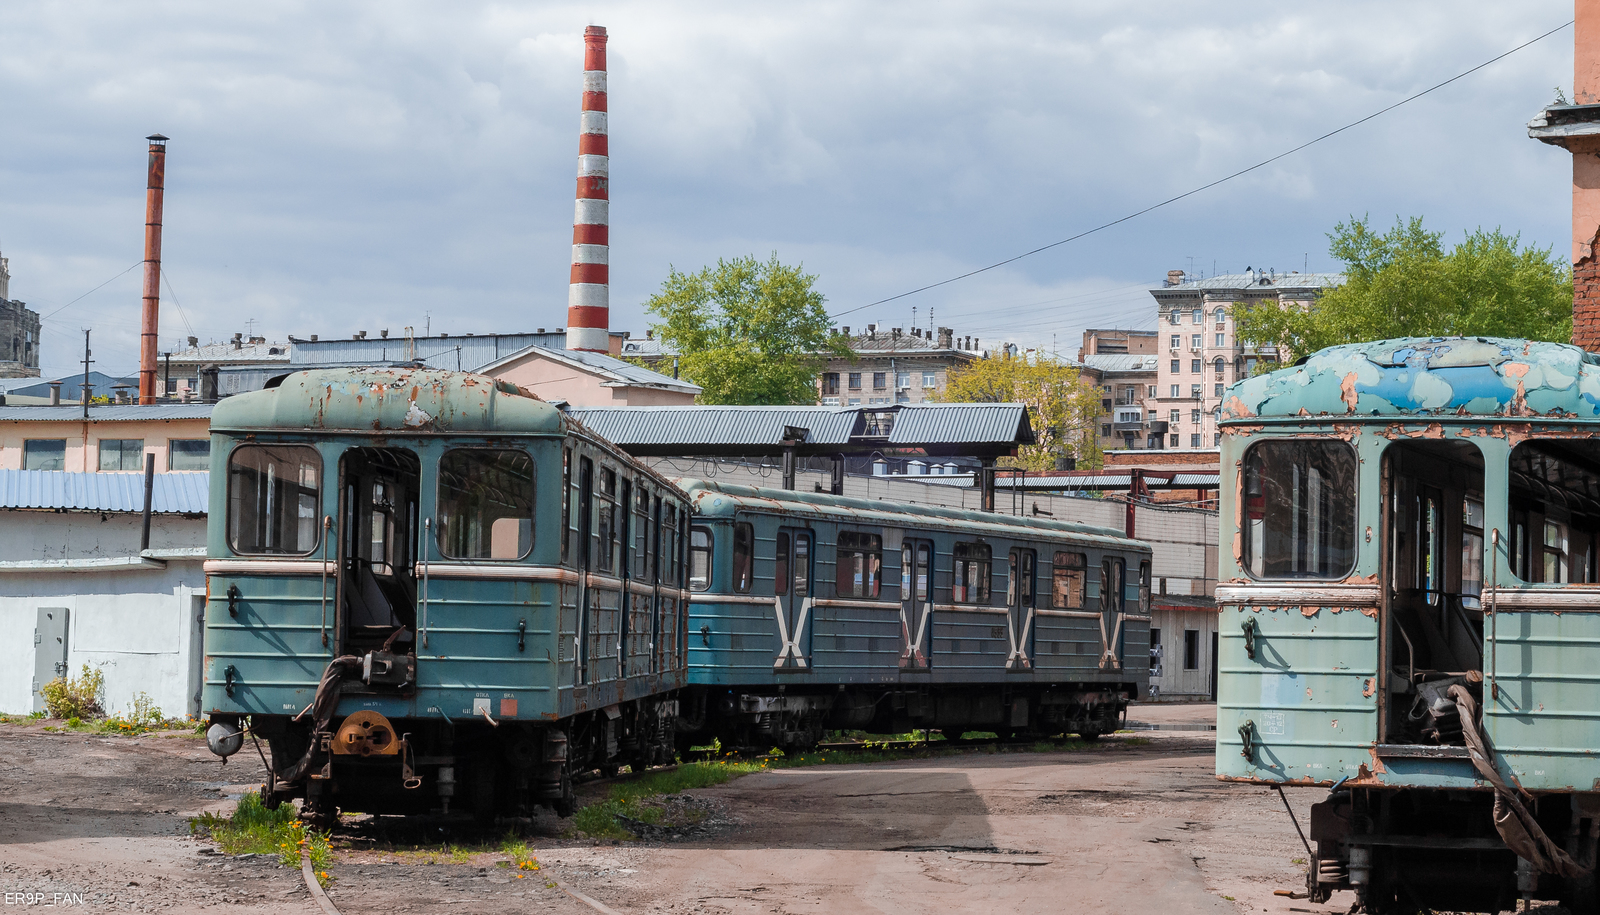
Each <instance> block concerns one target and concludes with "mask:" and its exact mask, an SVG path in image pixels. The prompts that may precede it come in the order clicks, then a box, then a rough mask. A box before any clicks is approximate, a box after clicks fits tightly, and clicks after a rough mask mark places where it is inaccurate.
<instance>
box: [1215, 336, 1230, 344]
mask: <svg viewBox="0 0 1600 915" xmlns="http://www.w3.org/2000/svg"><path fill="white" fill-rule="evenodd" d="M1217 345H1218V346H1227V345H1228V335H1227V334H1221V333H1219V334H1217Z"/></svg>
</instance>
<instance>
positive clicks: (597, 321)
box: [567, 25, 611, 353]
mask: <svg viewBox="0 0 1600 915" xmlns="http://www.w3.org/2000/svg"><path fill="white" fill-rule="evenodd" d="M580 123H581V126H580V128H579V133H578V202H577V209H576V212H575V215H574V217H573V221H572V280H571V285H570V286H569V287H568V289H567V349H570V350H586V351H588V352H594V353H605V352H609V351H610V348H611V341H610V335H609V333H608V331H609V328H610V326H611V274H610V262H611V247H610V245H611V236H610V226H611V196H610V195H611V191H610V187H609V182H610V173H611V153H610V147H609V145H608V137H609V130H608V126H607V123H606V30H605V28H604V27H603V26H598V25H591V26H589V27H588V28H586V29H584V30H583V115H582V121H581V122H580Z"/></svg>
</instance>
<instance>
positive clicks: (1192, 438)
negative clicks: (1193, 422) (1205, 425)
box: [1189, 432, 1200, 448]
mask: <svg viewBox="0 0 1600 915" xmlns="http://www.w3.org/2000/svg"><path fill="white" fill-rule="evenodd" d="M1189 447H1190V448H1198V447H1200V433H1198V432H1191V433H1189Z"/></svg>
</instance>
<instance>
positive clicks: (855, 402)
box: [845, 397, 861, 407]
mask: <svg viewBox="0 0 1600 915" xmlns="http://www.w3.org/2000/svg"><path fill="white" fill-rule="evenodd" d="M845 406H847V407H859V406H861V398H859V397H852V398H850V399H849V401H847V402H846V403H845Z"/></svg>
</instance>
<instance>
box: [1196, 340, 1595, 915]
mask: <svg viewBox="0 0 1600 915" xmlns="http://www.w3.org/2000/svg"><path fill="white" fill-rule="evenodd" d="M1221 418H1222V423H1221V427H1222V430H1223V441H1222V458H1221V459H1222V466H1223V467H1224V468H1232V469H1231V470H1227V471H1225V473H1233V474H1235V479H1234V484H1233V485H1232V486H1229V485H1227V484H1226V483H1224V485H1223V487H1222V500H1221V520H1220V527H1219V530H1220V538H1221V546H1222V549H1221V556H1222V558H1221V560H1220V561H1221V569H1220V570H1219V574H1218V579H1219V582H1220V584H1219V586H1218V589H1217V603H1218V605H1219V609H1220V613H1221V619H1220V623H1219V628H1220V632H1221V648H1220V676H1219V688H1218V693H1219V699H1218V706H1217V708H1218V713H1217V732H1218V738H1217V750H1216V772H1217V776H1218V777H1219V778H1221V779H1225V780H1234V781H1241V782H1250V783H1255V784H1267V785H1283V784H1296V785H1322V786H1327V787H1329V788H1330V789H1331V791H1330V792H1329V794H1328V795H1327V796H1326V798H1325V799H1324V800H1322V801H1321V802H1320V803H1317V804H1315V805H1314V806H1313V808H1312V811H1311V834H1310V843H1311V844H1313V845H1314V846H1315V850H1314V851H1312V850H1311V849H1310V848H1308V851H1310V855H1309V857H1308V864H1307V878H1306V879H1307V883H1308V887H1309V889H1310V892H1311V895H1312V898H1313V899H1314V900H1318V901H1323V900H1326V899H1328V897H1329V896H1330V894H1331V893H1333V892H1335V891H1354V893H1355V894H1356V900H1357V904H1358V905H1360V906H1363V907H1364V908H1365V910H1366V911H1369V912H1399V911H1406V912H1413V911H1417V910H1418V909H1419V908H1426V909H1436V910H1437V909H1450V910H1463V911H1497V910H1500V909H1505V908H1510V907H1512V906H1514V905H1515V902H1516V899H1517V897H1518V896H1519V895H1520V896H1523V897H1527V896H1530V895H1532V896H1536V897H1537V898H1540V899H1549V898H1560V899H1563V900H1565V901H1567V902H1568V904H1570V905H1572V906H1574V907H1575V909H1576V910H1581V911H1594V908H1595V884H1594V865H1595V846H1596V835H1597V834H1600V435H1597V433H1600V357H1597V356H1595V355H1593V354H1590V353H1586V352H1584V351H1583V350H1581V349H1579V348H1577V347H1574V346H1568V345H1564V344H1554V343H1534V342H1528V341H1525V340H1511V339H1495V338H1444V339H1440V338H1432V339H1399V340H1385V341H1378V342H1373V343H1363V344H1353V345H1346V346H1336V347H1332V348H1329V349H1325V350H1322V351H1320V352H1318V353H1315V354H1313V355H1311V356H1310V357H1308V358H1306V359H1304V360H1301V362H1299V363H1297V364H1296V365H1295V366H1293V367H1289V368H1284V369H1280V370H1278V371H1275V372H1271V373H1269V374H1265V375H1259V376H1256V377H1252V378H1248V379H1245V380H1242V381H1240V382H1237V383H1236V384H1234V385H1233V386H1232V388H1231V389H1230V390H1229V391H1228V393H1227V396H1226V397H1225V399H1224V403H1223V407H1222V417H1221Z"/></svg>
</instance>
